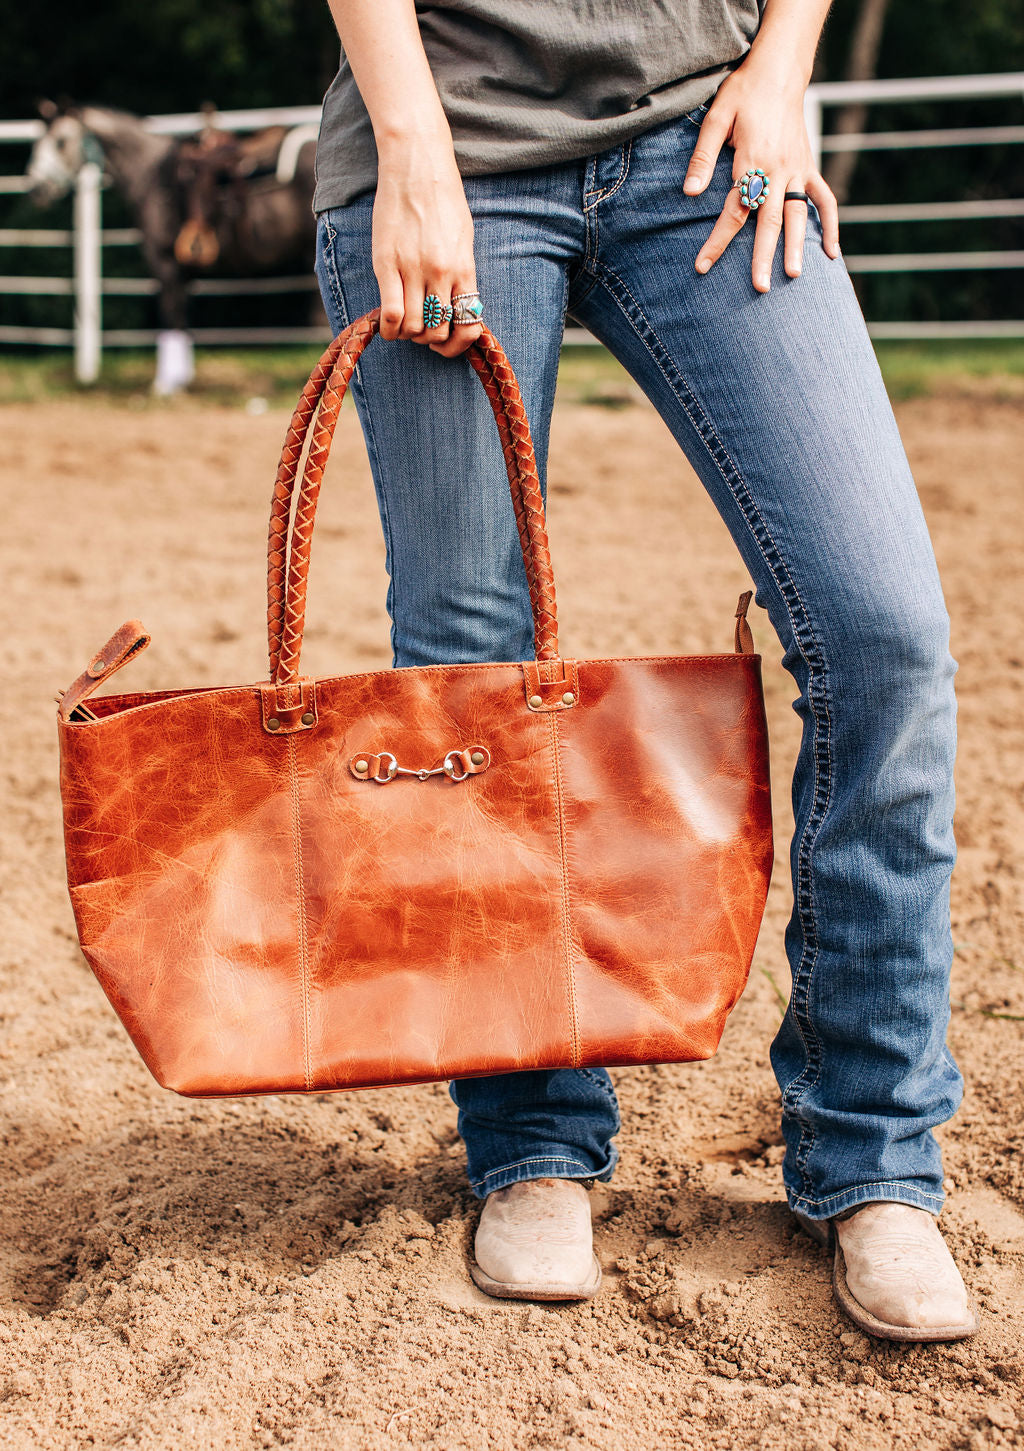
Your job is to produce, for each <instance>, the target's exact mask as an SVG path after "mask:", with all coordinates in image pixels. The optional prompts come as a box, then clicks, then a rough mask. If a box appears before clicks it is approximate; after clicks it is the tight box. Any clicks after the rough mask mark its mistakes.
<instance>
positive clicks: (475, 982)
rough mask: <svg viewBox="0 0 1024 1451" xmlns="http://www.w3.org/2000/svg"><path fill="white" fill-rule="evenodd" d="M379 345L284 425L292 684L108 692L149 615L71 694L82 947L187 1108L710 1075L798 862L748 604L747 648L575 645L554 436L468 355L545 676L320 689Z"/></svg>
mask: <svg viewBox="0 0 1024 1451" xmlns="http://www.w3.org/2000/svg"><path fill="white" fill-rule="evenodd" d="M376 331H377V314H376V313H371V314H369V315H368V316H367V317H365V318H360V319H359V320H358V321H357V322H355V323H353V324H352V326H351V327H349V328H348V329H347V330H346V331H345V332H344V333H342V334H341V336H340V337H338V338H337V339H335V341H334V343H333V344H332V345H331V347H330V348H328V350H327V352H326V353H325V354H324V355H323V357H322V358H321V360H320V362H319V363H318V364H317V367H316V368H315V370H314V372H313V374H312V376H311V378H310V380H309V382H308V383H307V385H306V388H305V390H304V391H303V394H302V397H301V400H300V402H299V405H298V408H297V409H296V412H295V414H294V416H293V418H292V421H291V425H290V427H289V430H288V435H287V439H286V441H285V446H284V452H283V454H282V458H281V465H280V468H279V471H278V476H277V483H276V486H275V489H274V499H273V505H272V512H271V523H270V544H269V569H268V598H269V637H270V679H269V681H267V682H264V683H260V684H255V685H236V686H225V687H216V688H212V689H211V688H201V689H196V690H177V691H151V692H147V693H144V694H138V695H105V696H101V697H98V698H95V699H92V700H91V702H90V703H89V704H87V703H86V702H87V699H88V698H89V697H90V696H91V695H92V692H93V691H94V690H95V689H96V687H97V686H99V685H101V684H102V683H103V682H104V681H106V680H107V679H108V678H109V677H110V676H111V675H112V674H113V673H114V671H116V670H119V669H120V668H121V666H122V665H124V664H125V663H126V662H127V661H128V660H129V659H131V658H132V657H133V656H134V655H136V654H138V652H139V651H140V650H142V649H143V648H145V646H146V645H147V644H148V643H149V637H148V635H146V633H145V631H144V630H143V629H142V626H141V625H140V624H139V623H138V622H137V621H132V622H130V623H128V624H127V625H124V626H122V628H121V629H120V630H119V631H118V632H117V634H115V635H114V637H113V638H112V639H111V640H110V641H109V642H108V644H106V645H105V646H104V647H103V649H102V650H101V651H100V652H99V654H98V655H97V657H96V658H95V659H94V660H93V661H92V663H91V664H90V665H89V667H88V669H87V670H86V671H85V672H84V674H82V675H81V676H80V677H79V679H78V680H76V681H75V683H74V684H73V685H72V686H71V687H70V689H69V690H67V691H66V692H65V693H64V694H63V696H62V698H61V702H60V710H59V732H60V747H61V792H62V796H63V804H64V827H65V843H66V850H67V867H68V882H69V885H70V889H71V899H72V903H73V905H74V911H75V919H76V922H77V924H78V933H79V938H80V941H81V944H82V950H83V951H84V953H85V955H86V957H87V958H88V960H89V963H90V964H91V966H92V968H93V971H94V972H95V973H96V976H97V977H98V978H99V981H100V983H101V984H102V986H103V989H104V991H105V992H106V994H107V996H108V998H109V999H110V1001H111V1003H112V1004H113V1006H114V1008H115V1009H116V1011H117V1013H118V1014H119V1016H120V1018H121V1020H122V1022H123V1023H124V1025H125V1027H126V1028H127V1030H128V1032H129V1033H130V1035H131V1037H132V1040H133V1041H134V1043H135V1045H136V1047H137V1048H138V1050H139V1052H140V1053H141V1054H142V1056H143V1058H144V1059H145V1061H146V1063H147V1064H148V1065H149V1067H150V1069H151V1070H152V1072H153V1074H154V1075H155V1077H156V1078H157V1080H158V1081H159V1082H160V1083H161V1084H163V1085H165V1086H166V1087H168V1088H173V1089H176V1090H177V1091H178V1092H179V1093H184V1094H192V1095H216V1094H247V1093H281V1092H289V1091H293V1092H294V1091H297V1092H303V1091H306V1092H308V1091H315V1092H322V1091H323V1090H325V1089H337V1088H356V1087H362V1086H367V1085H371V1084H373V1085H380V1084H388V1083H416V1082H422V1081H425V1080H432V1079H445V1078H459V1077H466V1076H472V1075H476V1074H489V1073H501V1072H506V1071H509V1070H514V1069H527V1068H556V1067H571V1066H581V1065H594V1064H608V1065H612V1064H629V1063H648V1062H655V1061H683V1060H688V1059H696V1058H706V1057H708V1056H709V1055H710V1054H712V1053H713V1052H714V1050H715V1048H716V1046H717V1044H718V1041H719V1038H720V1036H721V1033H722V1028H723V1025H724V1022H725V1017H726V1014H727V1013H728V1012H729V1010H730V1008H732V1006H733V1004H734V1003H735V1002H736V999H737V998H738V997H739V995H740V993H741V991H742V989H743V986H744V983H745V981H746V978H747V974H748V971H749V967H750V958H751V954H752V952H753V949H754V942H755V939H756V937H757V932H758V927H759V924H760V921H761V915H762V911H763V908H764V902H765V895H766V892H767V887H768V877H769V872H770V869H771V860H772V842H771V811H770V801H769V785H768V748H767V738H766V731H765V715H764V702H763V697H762V690H761V677H760V658H759V657H758V656H757V655H755V654H753V653H752V650H753V644H752V641H751V640H750V632H749V630H748V629H747V626H746V622H745V611H746V605H747V602H748V600H749V595H748V596H744V598H743V600H741V602H740V609H739V611H738V614H737V621H736V653H734V654H725V655H709V656H699V657H694V658H675V657H661V656H655V657H650V658H644V657H638V658H630V659H621V660H620V659H608V660H566V659H563V658H562V657H561V656H560V655H559V652H558V635H557V622H556V612H555V591H554V584H553V580H552V574H551V561H550V558H549V556H548V543H547V537H546V533H545V523H544V508H543V504H542V500H541V493H540V487H539V484H538V480H537V471H536V465H535V462H534V455H533V447H532V444H531V442H530V434H529V429H528V427H527V422H526V417H525V414H524V412H523V406H522V401H521V399H520V395H519V388H518V386H517V384H516V380H515V377H514V375H513V373H512V370H511V368H510V367H509V364H508V361H507V359H506V358H505V355H504V353H503V352H502V350H501V348H500V346H499V345H498V343H497V342H496V340H495V339H494V337H493V336H492V335H491V334H490V333H489V332H487V331H486V330H485V331H484V333H483V335H482V337H481V338H480V340H479V342H477V343H476V344H474V346H473V348H472V349H471V350H470V353H469V355H468V356H469V361H470V362H471V363H472V365H473V367H474V368H475V369H476V372H477V373H478V374H479V376H480V379H481V381H482V383H483V386H484V388H485V390H486V392H487V396H488V398H489V399H490V402H491V405H492V407H493V409H494V415H495V418H496V419H497V424H498V430H499V433H500V435H501V441H502V445H503V447H504V452H505V458H506V461H507V464H508V474H509V481H510V483H511V488H512V500H513V504H514V506H515V513H516V519H517V521H518V524H519V535H520V539H521V542H522V548H523V559H524V561H525V565H526V575H527V580H528V583H529V589H530V598H531V602H532V606H533V616H534V622H535V627H536V659H535V660H527V661H523V662H522V663H518V664H507V663H501V662H499V663H494V664H472V665H436V666H424V667H415V668H410V669H392V670H378V671H372V672H371V673H369V674H363V675H348V676H340V677H330V678H327V679H316V680H314V679H311V678H309V677H308V676H303V675H300V674H299V652H300V649H301V646H302V631H303V622H304V613H305V594H306V576H307V571H308V567H309V551H310V542H311V540H312V533H313V521H314V517H315V513H316V503H317V495H318V492H319V489H320V482H321V478H322V475H323V469H324V465H325V463H326V461H327V454H328V450H329V448H330V444H331V437H332V434H333V431H334V426H335V423H336V420H337V416H338V409H339V406H340V404H341V400H342V398H343V396H344V394H345V390H346V388H347V386H348V382H349V379H350V377H351V375H352V370H353V368H354V367H355V364H356V361H357V359H358V358H359V355H360V353H361V352H362V350H363V348H364V347H365V346H366V344H367V343H368V342H369V341H370V339H371V338H372V337H373V336H374V334H375V333H376ZM451 366H452V367H460V366H463V365H462V364H460V363H458V362H455V363H452V364H451ZM318 403H319V411H318V412H317V405H318ZM314 414H316V420H315V422H314V423H313V425H312V430H311V433H310V438H311V442H310V447H309V453H308V458H307V461H306V467H305V470H304V474H303V478H302V483H301V487H300V489H299V491H298V497H297V500H296V504H295V509H294V517H292V495H293V491H294V485H295V480H296V476H297V468H298V463H299V460H300V456H301V453H302V448H303V440H304V438H305V436H306V433H307V430H308V429H309V428H310V420H311V418H313V415H314Z"/></svg>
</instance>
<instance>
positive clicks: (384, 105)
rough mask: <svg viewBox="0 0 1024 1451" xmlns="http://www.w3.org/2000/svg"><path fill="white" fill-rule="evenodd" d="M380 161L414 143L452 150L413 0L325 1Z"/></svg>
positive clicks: (449, 132) (447, 150)
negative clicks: (332, 18) (329, 9)
mask: <svg viewBox="0 0 1024 1451" xmlns="http://www.w3.org/2000/svg"><path fill="white" fill-rule="evenodd" d="M329 4H330V8H331V14H332V16H333V17H334V23H335V25H336V26H337V29H338V35H339V37H340V38H341V43H342V46H343V47H344V50H345V55H346V57H347V59H348V63H349V65H350V66H351V67H352V75H353V77H354V78H355V83H356V85H357V86H358V87H359V94H360V95H361V96H362V98H363V103H364V105H365V106H366V109H367V111H368V112H369V114H370V121H371V124H372V126H373V134H374V139H375V140H376V143H377V151H378V154H380V155H381V156H382V157H383V156H385V155H386V154H387V153H388V152H390V151H391V150H393V149H395V148H401V147H405V146H408V145H409V143H410V142H412V141H414V140H416V141H421V142H426V143H428V145H431V146H435V147H436V146H439V147H441V148H442V149H443V150H444V151H445V152H447V153H450V152H451V151H452V139H451V131H450V130H449V127H448V122H447V120H446V118H445V114H444V111H443V109H442V107H441V102H440V100H439V99H438V94H437V87H436V86H435V84H434V78H433V76H432V75H431V72H430V65H429V63H428V61H427V57H426V54H425V52H424V50H423V42H422V40H421V39H420V31H419V25H418V24H417V21H416V9H415V5H414V3H413V0H329Z"/></svg>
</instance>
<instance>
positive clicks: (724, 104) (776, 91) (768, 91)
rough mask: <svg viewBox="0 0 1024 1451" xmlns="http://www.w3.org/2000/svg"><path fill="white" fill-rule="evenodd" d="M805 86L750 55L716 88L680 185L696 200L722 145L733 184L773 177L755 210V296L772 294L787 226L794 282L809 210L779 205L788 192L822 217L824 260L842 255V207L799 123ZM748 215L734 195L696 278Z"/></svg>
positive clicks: (795, 204)
mask: <svg viewBox="0 0 1024 1451" xmlns="http://www.w3.org/2000/svg"><path fill="white" fill-rule="evenodd" d="M804 89H805V87H804V84H803V81H802V79H801V78H800V77H798V76H793V77H785V76H780V75H779V74H778V72H777V70H776V69H775V68H774V67H770V66H768V65H765V64H764V63H763V62H761V63H758V58H757V56H756V53H755V52H751V53H750V55H748V57H747V59H746V60H745V61H744V62H743V63H742V64H741V65H740V66H738V67H737V69H736V70H735V71H733V73H732V75H731V76H728V77H727V78H726V80H724V81H723V82H722V84H721V85H720V86H719V88H718V93H717V94H716V96H715V99H714V101H713V102H712V103H711V108H710V110H709V111H708V113H707V115H706V116H705V117H704V121H703V124H702V125H701V128H700V135H699V136H698V138H697V145H696V148H695V149H694V152H693V156H692V157H691V158H690V165H689V167H688V168H687V172H686V177H685V180H684V181H683V190H684V191H685V192H686V193H687V195H688V196H697V195H699V193H700V192H702V191H703V190H704V188H705V187H706V186H707V184H708V182H709V181H710V180H711V177H712V174H713V172H714V169H715V163H716V161H717V160H718V155H719V152H720V151H721V149H722V147H723V145H725V144H726V143H728V144H729V145H730V146H731V147H732V148H733V153H734V155H733V179H734V180H735V179H736V178H738V177H740V176H742V175H743V174H744V172H745V171H746V170H747V168H748V167H761V168H762V170H763V171H764V172H765V173H766V174H767V175H768V176H769V177H770V178H771V186H770V187H769V189H768V199H767V201H765V202H763V203H762V205H761V206H759V207H758V208H757V210H756V213H755V217H754V224H755V226H756V229H757V230H756V232H755V235H754V260H753V264H752V267H751V276H752V279H753V283H754V287H755V288H756V289H757V291H758V292H768V291H769V290H770V288H771V278H772V260H773V258H774V256H775V249H776V246H777V245H778V240H779V233H780V232H781V231H782V229H783V226H784V227H785V250H784V266H785V270H786V276H787V277H799V275H800V269H801V266H802V263H803V253H804V232H805V229H806V225H807V207H806V205H805V203H803V202H798V201H790V202H784V201H783V197H784V196H785V193H786V192H787V191H804V192H806V193H807V195H808V196H809V197H810V199H811V201H813V202H814V204H815V206H816V207H817V208H818V212H819V214H820V216H821V230H822V241H823V243H824V247H825V251H826V253H827V254H828V256H829V257H838V256H839V208H838V206H837V205H836V199H835V197H834V196H833V195H832V192H831V191H830V189H829V187H828V186H827V184H826V182H825V180H824V178H823V177H822V175H821V172H820V171H819V170H818V168H817V166H816V165H815V162H814V157H813V154H812V152H811V143H810V141H809V139H808V136H807V126H806V124H805V122H804V109H803V98H804ZM748 215H749V208H747V207H745V206H743V205H742V203H741V202H740V194H739V190H738V189H737V188H735V187H734V188H733V189H732V190H731V191H730V192H729V197H728V200H727V201H726V203H725V206H724V207H723V208H722V212H721V215H720V216H719V218H718V221H717V222H716V223H715V225H714V228H713V230H712V232H711V235H710V236H709V237H708V239H707V241H706V242H705V243H704V245H703V247H701V249H700V252H699V253H698V255H697V263H696V266H697V271H698V272H707V271H708V270H709V268H710V267H712V266H713V265H714V263H715V262H717V260H718V258H719V257H721V255H722V253H723V252H724V251H725V249H726V247H728V245H729V243H730V242H731V241H732V239H733V237H735V236H736V233H737V232H738V231H739V230H740V228H741V227H742V226H743V224H744V222H745V221H746V220H747V217H748Z"/></svg>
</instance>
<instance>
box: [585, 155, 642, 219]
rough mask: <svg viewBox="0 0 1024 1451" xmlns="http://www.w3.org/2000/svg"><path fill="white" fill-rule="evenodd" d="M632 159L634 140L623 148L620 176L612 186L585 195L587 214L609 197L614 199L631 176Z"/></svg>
mask: <svg viewBox="0 0 1024 1451" xmlns="http://www.w3.org/2000/svg"><path fill="white" fill-rule="evenodd" d="M632 157H633V142H632V139H630V140H629V141H627V142H626V143H625V145H624V146H623V147H622V158H621V160H620V162H619V174H618V176H617V177H616V178H615V180H614V181H613V182H612V184H611V186H606V187H602V189H601V190H600V191H589V192H586V193H584V197H583V210H584V211H585V212H586V211H593V210H594V209H595V208H596V207H597V206H599V205H600V203H601V202H604V201H607V200H608V198H609V197H613V196H614V195H615V193H616V192H617V191H618V189H619V187H620V186H622V184H623V183H624V182H625V180H626V178H627V177H628V176H629V163H630V161H631V160H632ZM595 174H596V173H595Z"/></svg>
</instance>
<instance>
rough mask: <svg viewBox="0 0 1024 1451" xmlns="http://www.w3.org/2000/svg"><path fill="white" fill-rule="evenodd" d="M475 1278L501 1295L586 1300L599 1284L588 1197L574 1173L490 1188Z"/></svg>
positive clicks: (482, 1218) (472, 1267)
mask: <svg viewBox="0 0 1024 1451" xmlns="http://www.w3.org/2000/svg"><path fill="white" fill-rule="evenodd" d="M475 1249H476V1263H475V1264H472V1265H470V1274H471V1275H472V1276H473V1280H474V1282H475V1283H476V1284H477V1285H478V1286H479V1288H480V1289H481V1290H483V1291H484V1292H485V1293H486V1294H488V1295H495V1296H497V1298H498V1299H501V1300H589V1299H591V1298H592V1297H593V1296H594V1295H596V1294H597V1292H598V1290H599V1289H600V1287H601V1266H600V1265H599V1264H598V1262H597V1256H596V1255H595V1254H594V1244H593V1234H592V1231H591V1225H590V1201H589V1197H588V1195H587V1191H586V1189H584V1187H583V1185H582V1184H579V1183H576V1182H575V1181H574V1180H572V1179H527V1180H525V1181H524V1182H523V1183H521V1184H510V1185H509V1187H508V1188H507V1189H496V1190H495V1191H494V1192H493V1193H492V1194H488V1196H487V1199H486V1201H485V1202H484V1208H483V1213H482V1214H481V1216H480V1224H479V1226H478V1228H477V1232H476V1245H475Z"/></svg>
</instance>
